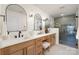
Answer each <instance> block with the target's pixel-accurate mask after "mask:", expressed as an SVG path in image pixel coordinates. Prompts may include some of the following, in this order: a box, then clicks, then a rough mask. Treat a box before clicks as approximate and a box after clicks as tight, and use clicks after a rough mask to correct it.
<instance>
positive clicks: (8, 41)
mask: <svg viewBox="0 0 79 59" xmlns="http://www.w3.org/2000/svg"><path fill="white" fill-rule="evenodd" d="M50 34H55V33H54V32H53V33H47V34H39V35H34V36H31V37H29V38H16V39H6V40H2V41H0V48H5V47H8V46H11V45H14V44H18V43H22V42H26V41H29V40H34V39H36V38H39V37H42V36H46V35H50Z"/></svg>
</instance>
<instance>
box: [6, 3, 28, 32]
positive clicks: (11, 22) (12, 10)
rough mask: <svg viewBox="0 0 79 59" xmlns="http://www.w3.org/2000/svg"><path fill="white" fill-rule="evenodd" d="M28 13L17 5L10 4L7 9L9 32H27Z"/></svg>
mask: <svg viewBox="0 0 79 59" xmlns="http://www.w3.org/2000/svg"><path fill="white" fill-rule="evenodd" d="M26 16H27V15H26V12H25V10H24V8H23V7H21V6H20V5H17V4H10V5H8V6H7V8H6V24H7V31H8V32H17V31H25V30H26V29H27V27H26V25H27V21H26V20H27V18H26Z"/></svg>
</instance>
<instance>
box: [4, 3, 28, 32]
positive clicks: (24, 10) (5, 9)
mask: <svg viewBox="0 0 79 59" xmlns="http://www.w3.org/2000/svg"><path fill="white" fill-rule="evenodd" d="M11 5H16V6H18V7H20V8H22V10H23V11H24V12H25V15H26V27H27V13H26V11H25V9H24V8H23V7H22V6H21V5H19V4H9V5H8V6H7V7H6V9H5V20H4V21H5V23H6V27H7V10H8V7H9V6H11ZM26 30H27V29H26ZM26 30H21V31H26ZM7 32H18V31H8V30H7Z"/></svg>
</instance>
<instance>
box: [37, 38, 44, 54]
mask: <svg viewBox="0 0 79 59" xmlns="http://www.w3.org/2000/svg"><path fill="white" fill-rule="evenodd" d="M42 40H43V37H40V38H37V39H36V47H35V49H36V55H42V53H43V48H42Z"/></svg>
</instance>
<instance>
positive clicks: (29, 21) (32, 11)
mask: <svg viewBox="0 0 79 59" xmlns="http://www.w3.org/2000/svg"><path fill="white" fill-rule="evenodd" d="M0 6H1V10H0V11H1V12H0V15H5V9H6V7H7V6H8V5H7V4H2V5H0ZM20 6H22V7H23V8H24V9H25V11H26V13H27V30H29V31H32V30H34V15H35V14H36V13H39V14H40V16H41V17H42V19H45V18H48V19H50V18H51V19H53V18H52V17H50V16H49V15H48V14H46V13H45V12H44V11H42V10H40V9H39V8H38V7H35V6H34V5H29V4H27V5H23V4H21V5H20ZM31 14H32V15H33V17H30V15H31ZM52 22H53V21H52ZM42 23H43V25H42V27H43V28H44V25H45V23H44V22H43V21H42ZM51 24H53V23H51Z"/></svg>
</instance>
